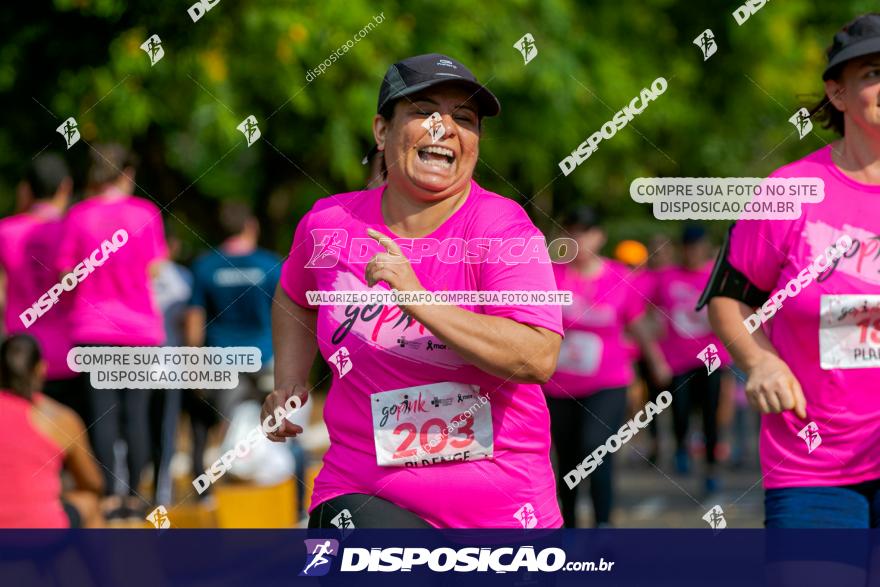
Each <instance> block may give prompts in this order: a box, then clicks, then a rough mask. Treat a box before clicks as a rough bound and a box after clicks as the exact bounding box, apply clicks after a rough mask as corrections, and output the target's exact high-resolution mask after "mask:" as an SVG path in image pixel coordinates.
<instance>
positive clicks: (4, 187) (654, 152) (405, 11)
mask: <svg viewBox="0 0 880 587" xmlns="http://www.w3.org/2000/svg"><path fill="white" fill-rule="evenodd" d="M186 5H187V2H147V1H145V0H133V1H130V2H123V1H122V0H118V1H117V0H55V2H54V3H51V4H47V3H39V2H28V3H20V2H15V3H10V4H9V5H8V6H6V7H4V11H3V15H2V17H0V26H2V31H3V35H2V37H0V39H2V40H0V112H3V116H4V124H3V125H2V128H0V194H2V196H0V197H2V203H3V205H2V206H0V211H3V212H9V211H11V209H12V207H13V204H12V201H13V198H12V194H14V190H15V183H16V181H17V179H18V177H20V173H21V170H22V169H23V168H24V166H25V165H26V164H27V163H28V161H30V159H31V158H32V157H33V156H34V155H36V154H37V153H38V152H40V151H41V150H43V149H45V148H50V149H56V150H63V149H64V144H63V141H62V139H61V137H60V135H59V134H57V133H55V127H56V126H58V124H60V123H61V122H62V121H63V120H64V119H65V118H66V117H68V116H74V117H75V118H76V119H77V121H78V122H79V124H80V130H81V133H82V137H83V140H82V141H81V142H80V143H79V144H76V145H74V146H73V147H72V148H71V149H70V151H69V152H68V154H69V156H70V159H71V162H72V163H73V164H74V167H75V168H76V169H77V174H78V177H80V178H81V177H82V173H83V168H84V165H85V160H86V156H87V153H88V149H89V147H88V145H89V144H90V143H94V142H96V141H108V140H116V141H121V142H123V143H126V144H129V145H132V146H133V147H134V148H135V149H136V150H137V152H138V153H139V155H140V158H141V169H140V173H139V175H138V179H137V181H138V185H139V187H140V189H141V192H142V194H144V195H149V196H150V197H152V198H153V199H154V200H156V201H157V202H158V203H159V204H160V205H163V206H167V211H168V212H169V213H170V214H171V215H172V216H173V218H174V219H175V220H176V221H179V222H180V223H182V224H181V225H182V226H185V227H187V228H181V229H180V230H179V232H180V233H181V236H182V237H183V238H184V239H185V240H188V241H190V242H191V243H192V244H194V245H196V246H203V244H204V243H205V242H210V241H211V240H212V238H213V237H214V233H213V226H214V216H215V214H214V212H213V210H214V209H215V206H214V204H215V203H216V200H218V199H223V198H237V199H245V200H248V201H250V202H252V203H253V204H254V206H255V208H256V209H257V211H258V214H259V216H260V217H261V218H262V219H263V221H264V228H265V233H266V234H265V236H266V240H267V242H269V243H272V244H274V245H275V246H277V247H278V248H279V249H283V248H284V247H286V246H287V245H288V244H289V242H290V240H289V239H290V236H291V233H292V230H293V227H294V226H295V223H296V221H297V219H298V218H299V216H300V215H301V214H303V213H304V212H305V211H306V210H307V209H308V208H309V207H310V206H311V204H312V202H314V201H315V200H316V199H317V198H321V197H324V196H326V195H328V194H331V193H338V192H342V191H349V190H354V189H359V188H360V187H361V186H363V184H364V182H365V175H366V169H365V168H364V167H363V166H362V165H361V164H360V160H361V157H362V156H363V154H364V153H365V151H366V150H367V149H368V148H369V147H370V145H371V144H372V134H371V130H370V129H371V120H372V117H373V115H374V113H375V104H376V94H377V90H378V86H379V82H380V81H381V78H382V75H383V74H384V72H385V70H386V68H387V67H388V65H390V64H391V63H393V62H394V61H397V60H399V59H401V58H404V57H406V56H409V55H413V54H418V53H426V52H432V51H436V52H443V53H448V54H449V55H452V56H454V57H456V58H458V59H460V60H461V61H463V62H465V63H466V64H468V66H469V67H470V68H471V69H472V70H473V71H474V72H475V73H476V74H477V76H478V77H479V78H480V79H481V81H483V82H484V83H486V84H487V85H488V86H489V87H490V88H491V89H492V90H493V91H494V92H495V93H496V94H497V95H498V96H499V98H500V100H501V102H502V109H503V110H502V115H501V116H500V117H499V118H497V119H492V120H487V121H486V123H485V124H484V136H483V139H482V141H481V161H480V164H479V165H478V168H477V177H478V181H480V182H481V183H482V184H483V185H484V186H485V187H487V188H489V189H491V190H494V191H497V192H499V193H502V194H504V195H507V196H509V197H512V198H515V199H517V200H519V201H520V202H522V203H524V204H525V205H526V206H527V207H528V208H529V210H530V212H531V213H532V215H533V217H534V219H535V220H536V222H538V224H539V225H541V226H543V227H544V228H552V227H553V225H554V224H555V222H554V221H553V220H552V218H553V217H554V216H555V215H556V214H558V212H559V210H560V209H561V208H563V207H566V206H570V205H573V204H575V203H577V202H592V203H595V204H597V205H598V206H600V207H601V208H602V210H603V211H604V212H606V214H607V216H608V217H609V219H610V220H611V223H610V226H609V227H610V230H611V235H612V238H615V237H616V238H624V237H633V236H641V237H644V236H646V235H647V234H649V233H650V232H653V231H672V230H675V226H674V224H671V223H660V222H658V221H655V220H653V217H652V215H651V212H650V209H649V208H648V206H644V205H639V204H635V203H634V202H632V201H631V199H630V197H629V194H628V188H629V184H630V182H631V181H632V180H633V179H635V178H636V177H640V176H653V175H668V176H672V175H677V176H699V175H708V176H725V175H732V176H735V175H739V176H744V175H756V176H760V175H766V174H767V173H769V172H770V171H772V170H773V169H775V168H776V167H778V166H780V165H782V164H784V163H785V162H788V161H791V160H794V159H797V158H799V157H802V156H804V155H806V154H807V153H809V152H811V151H813V150H815V149H817V148H819V147H821V146H822V145H823V144H825V143H827V142H829V141H831V140H833V139H834V137H833V136H832V135H830V134H829V133H828V132H827V131H822V130H817V131H816V132H814V133H813V134H812V135H810V136H809V137H807V138H805V139H804V140H798V137H797V134H796V133H795V132H794V128H793V127H792V126H791V125H790V124H789V122H788V118H789V116H791V115H792V114H793V113H794V112H795V111H796V110H797V109H798V108H799V107H800V106H802V105H804V104H808V103H810V102H814V101H815V100H817V99H818V98H819V97H820V96H821V92H822V85H821V79H820V74H821V70H822V66H823V62H824V48H825V47H826V46H827V45H828V44H829V43H830V40H831V37H832V35H833V34H834V32H835V31H836V30H837V29H838V28H839V27H840V26H841V25H842V24H843V23H844V22H846V21H848V20H850V19H851V18H853V17H854V16H856V15H858V14H861V13H863V12H866V11H869V10H871V9H872V7H873V3H872V2H869V1H867V0H840V1H837V2H833V3H832V2H814V1H812V0H786V1H785V2H769V3H768V4H766V5H765V6H764V7H763V8H762V9H761V10H760V11H759V12H757V13H756V14H754V15H753V16H752V17H751V18H749V20H748V21H747V22H745V23H744V24H743V25H741V26H740V25H738V24H737V23H736V21H735V20H734V18H733V17H732V12H733V11H734V10H735V9H736V8H737V6H738V5H739V2H735V1H734V2H729V1H715V0H712V1H710V2H692V1H690V0H616V1H611V0H595V1H590V2H586V1H582V2H578V1H576V0H546V1H540V2H538V1H533V2H527V1H524V0H514V1H509V2H500V1H495V0H492V1H485V2H473V1H471V0H447V1H446V2H443V3H442V4H437V3H436V2H430V1H428V0H416V1H410V2H403V1H401V0H396V1H390V2H384V3H380V2H369V1H367V0H324V1H320V2H312V1H308V2H293V1H282V0H274V1H260V2H233V1H232V0H221V1H220V2H218V3H217V4H215V5H214V7H213V8H212V9H211V10H210V11H209V12H207V13H206V14H204V16H202V18H201V19H199V20H198V22H193V21H192V20H191V18H190V16H189V15H188V14H187V10H186V8H187V6H186ZM380 14H384V21H382V22H381V23H380V24H375V21H374V16H377V15H380ZM370 23H374V24H373V27H372V29H371V30H370V31H369V32H368V33H367V34H366V36H365V37H364V38H362V39H360V40H358V41H357V42H356V44H355V45H354V47H353V48H351V49H350V50H348V51H347V52H346V53H344V54H343V55H342V56H341V57H340V58H338V59H337V60H336V61H335V62H333V64H332V66H331V67H330V68H329V69H328V70H327V71H325V72H324V73H323V74H322V75H319V76H317V77H316V78H315V79H314V80H313V81H311V82H307V81H306V75H307V72H308V70H309V69H310V68H315V67H317V66H318V64H319V63H321V62H322V61H324V60H325V59H328V58H329V56H330V54H331V53H332V52H333V51H334V50H336V49H337V48H339V47H341V46H343V45H345V43H346V41H348V40H349V39H353V37H354V36H355V35H356V34H357V33H358V31H360V30H361V29H363V28H364V27H365V26H367V25H369V24H370ZM706 28H711V29H712V30H713V31H714V33H715V37H716V41H717V43H718V47H719V48H718V52H717V53H716V54H715V55H714V56H713V57H712V58H711V59H709V60H708V61H706V62H704V61H703V59H702V55H701V54H700V52H699V50H698V49H697V47H695V46H694V45H693V44H692V42H693V39H694V38H696V37H697V35H699V34H700V33H701V32H702V31H703V30H704V29H706ZM526 32H529V33H531V34H532V35H533V36H534V38H535V40H536V44H537V47H538V51H539V54H538V56H537V57H535V59H534V60H533V61H531V62H530V63H529V64H528V65H524V64H523V59H522V57H521V56H520V54H519V53H518V52H517V51H516V50H515V49H514V48H513V44H514V43H515V42H516V41H517V40H518V39H519V38H520V37H521V36H522V35H523V34H524V33H526ZM154 33H155V34H158V35H159V36H160V37H161V39H162V43H163V48H164V50H165V56H164V58H163V59H162V60H161V61H160V62H158V63H157V64H156V65H155V67H151V66H150V63H149V60H148V58H147V56H146V54H145V53H144V52H143V51H142V50H141V49H140V48H139V46H140V44H141V43H142V42H144V41H145V40H146V39H147V38H148V37H149V36H150V35H151V34H154ZM660 76H662V77H664V78H666V80H667V81H668V90H667V91H666V93H665V94H663V95H662V96H660V97H659V98H658V99H657V100H656V101H655V102H653V103H652V104H651V105H650V106H649V107H648V108H647V109H646V110H645V111H644V112H643V113H642V114H641V115H639V116H638V117H637V118H636V119H634V120H633V121H632V122H631V123H630V124H629V125H628V126H627V127H626V128H625V129H624V130H622V131H621V132H619V133H618V134H617V135H616V136H615V137H614V138H613V139H611V140H608V141H603V142H602V143H601V144H600V147H599V150H598V151H596V152H595V153H594V154H593V155H592V156H591V157H590V158H589V159H588V160H587V161H585V162H584V163H583V164H582V165H580V166H579V167H578V168H577V169H576V170H575V171H574V172H573V173H572V174H571V175H569V176H567V177H566V176H563V175H562V173H561V171H560V168H559V166H558V163H559V161H560V160H561V159H562V158H563V157H565V156H566V155H568V154H569V153H571V152H572V151H573V150H574V149H575V148H576V147H577V145H578V144H579V143H580V142H581V141H583V140H585V139H586V138H587V137H588V136H589V135H590V134H592V133H593V132H595V131H597V130H598V129H599V128H600V127H601V126H602V124H604V123H605V122H606V121H608V120H610V119H611V117H612V116H613V114H614V113H615V112H617V111H618V110H619V109H620V108H621V107H622V106H623V105H625V104H627V103H629V101H630V100H631V99H632V98H633V97H635V96H636V95H638V93H639V91H640V90H641V89H642V88H644V87H648V86H650V84H651V82H652V81H653V80H654V79H656V78H657V77H660ZM250 114H253V115H255V116H256V118H257V120H258V123H259V126H260V129H261V132H262V135H263V136H262V139H261V140H260V141H258V142H257V143H255V144H254V145H252V146H251V147H249V148H248V147H247V146H246V144H245V141H244V137H243V136H242V135H241V133H240V132H239V131H237V130H236V125H237V124H238V123H239V122H241V121H242V120H243V119H244V118H245V117H246V116H247V115H250ZM725 225H726V223H715V228H716V230H718V231H721V230H723V229H724V226H725Z"/></svg>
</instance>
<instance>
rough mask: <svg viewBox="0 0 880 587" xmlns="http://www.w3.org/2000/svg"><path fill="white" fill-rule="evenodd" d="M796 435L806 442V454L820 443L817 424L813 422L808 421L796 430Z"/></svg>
mask: <svg viewBox="0 0 880 587" xmlns="http://www.w3.org/2000/svg"><path fill="white" fill-rule="evenodd" d="M798 436H800V437H801V438H803V439H804V442H806V443H807V451H808V452H807V454H810V453H811V452H813V451H814V450H816V449H817V448H819V446H820V445H821V444H822V437H821V436H819V426H817V425H816V423H815V422H810V423H809V424H807V425H806V426H804V427H803V429H802V430H801V431H800V432H798Z"/></svg>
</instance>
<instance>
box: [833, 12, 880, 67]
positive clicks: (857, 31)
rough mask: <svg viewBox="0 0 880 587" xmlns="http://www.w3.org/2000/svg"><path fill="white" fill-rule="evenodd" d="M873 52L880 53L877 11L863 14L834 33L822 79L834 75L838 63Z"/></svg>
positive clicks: (879, 16) (879, 23)
mask: <svg viewBox="0 0 880 587" xmlns="http://www.w3.org/2000/svg"><path fill="white" fill-rule="evenodd" d="M871 53H880V14H878V13H876V12H871V13H869V14H863V15H862V16H860V17H858V18H856V19H855V20H853V21H852V22H850V23H848V24H846V25H844V27H843V28H842V29H840V31H838V32H837V34H836V35H834V41H833V42H832V44H831V47H829V48H828V66H827V67H826V68H825V72H824V73H823V74H822V79H823V80H827V79H829V78H831V77H833V76H832V74H833V73H835V72H834V71H832V70H834V69H835V68H837V66H838V65H841V64H842V63H844V62H846V61H849V60H850V59H855V58H856V57H863V56H865V55H870V54H871Z"/></svg>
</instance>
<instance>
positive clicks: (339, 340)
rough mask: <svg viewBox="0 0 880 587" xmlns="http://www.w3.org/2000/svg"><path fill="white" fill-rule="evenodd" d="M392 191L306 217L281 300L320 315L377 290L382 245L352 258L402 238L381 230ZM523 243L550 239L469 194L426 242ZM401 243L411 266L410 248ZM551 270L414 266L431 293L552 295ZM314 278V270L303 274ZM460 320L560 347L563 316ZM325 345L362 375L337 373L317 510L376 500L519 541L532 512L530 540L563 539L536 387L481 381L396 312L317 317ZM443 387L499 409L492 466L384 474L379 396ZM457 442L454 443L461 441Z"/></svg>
mask: <svg viewBox="0 0 880 587" xmlns="http://www.w3.org/2000/svg"><path fill="white" fill-rule="evenodd" d="M384 190H385V186H381V187H379V188H375V189H372V190H368V191H363V192H356V193H346V194H338V195H335V196H332V197H329V198H324V199H321V200H318V202H316V204H315V205H314V207H313V208H312V210H311V211H310V212H309V213H308V214H306V216H305V217H303V219H302V220H301V221H300V223H299V225H298V226H297V229H296V234H295V236H294V240H293V246H292V248H291V251H290V257H289V258H288V260H287V261H286V262H285V264H284V267H283V269H282V276H281V284H282V287H283V288H284V290H285V291H286V292H287V294H288V295H289V296H290V297H291V299H292V300H293V301H294V302H296V303H297V304H299V305H300V306H303V307H307V308H309V307H311V308H313V309H314V308H315V307H314V306H309V304H308V301H307V299H306V295H305V292H306V291H310V290H321V291H339V290H368V289H369V288H368V287H367V285H366V283H365V281H364V270H365V267H366V263H367V262H368V261H369V259H370V258H372V256H373V255H374V254H376V253H379V252H382V251H383V250H384V249H382V247H381V246H380V245H379V244H378V243H375V242H370V243H368V245H369V246H365V247H364V248H363V249H362V248H361V246H360V245H358V246H357V247H352V242H351V240H352V239H354V238H360V239H364V238H366V239H369V236H368V235H367V232H366V230H367V228H368V227H372V228H374V229H376V230H378V231H380V232H383V233H385V234H388V235H389V236H394V235H393V234H391V233H390V231H389V230H388V228H386V227H385V225H384V222H383V219H382V213H381V207H380V204H381V197H382V194H383V192H384ZM512 237H523V238H524V239H528V238H529V237H539V238H543V235H541V233H540V232H539V231H538V230H537V228H535V226H534V224H533V223H532V222H531V220H530V219H529V217H528V216H527V215H526V213H525V212H524V211H523V209H522V207H520V206H519V205H518V204H517V203H515V202H513V201H512V200H509V199H507V198H504V197H502V196H499V195H497V194H494V193H491V192H487V191H486V190H484V189H482V188H481V187H480V186H478V185H477V184H476V182H471V189H470V193H469V195H468V197H467V199H466V201H465V203H464V204H463V205H462V206H461V207H460V208H459V209H458V210H457V211H456V212H455V213H454V214H453V215H452V216H451V217H450V218H449V219H447V220H446V221H445V222H444V223H443V224H442V225H441V226H440V227H439V228H438V229H437V230H436V231H434V232H433V233H432V234H430V235H427V237H426V238H428V239H438V240H439V241H441V242H445V241H446V239H451V238H459V239H466V240H468V239H475V238H503V239H510V238H512ZM370 241H372V239H370ZM397 242H398V243H399V245H400V247H401V249H402V250H403V252H404V254H405V255H407V257H408V258H410V259H413V257H414V255H413V249H414V248H413V246H412V242H411V241H410V242H408V241H407V239H398V241H397ZM421 242H426V241H421ZM450 242H451V241H450ZM322 243H323V244H322ZM417 244H418V243H417ZM356 249H357V250H356ZM350 252H351V253H350ZM349 254H351V255H354V258H351V257H349ZM541 257H542V260H543V263H542V262H539V261H537V260H534V261H531V262H528V263H522V264H504V263H490V262H481V263H464V262H441V261H440V256H439V255H428V256H422V257H421V260H420V261H419V262H413V264H412V266H413V269H414V271H415V273H416V275H417V276H418V278H419V280H420V282H421V284H422V286H423V287H424V288H425V289H427V290H430V291H442V290H450V291H454V290H468V291H487V290H540V291H551V290H555V289H556V283H555V281H554V278H553V271H552V268H551V264H550V262H549V257H548V256H547V252H546V249H544V250H543V253H542V255H541ZM310 260H311V263H310ZM307 264H309V265H311V267H309V268H306V265H307ZM315 265H317V266H315ZM379 287H382V288H384V289H387V286H386V285H385V284H384V283H382V284H379V285H377V286H376V288H374V289H378V288H379ZM462 307H463V308H465V309H467V310H471V311H474V312H477V313H483V314H488V315H493V316H502V317H505V318H510V319H513V320H516V321H518V322H521V323H525V324H529V325H533V326H540V327H543V328H547V329H549V330H552V331H554V332H557V333H560V334H561V333H562V324H561V312H560V309H559V306H558V305H556V306H546V305H545V306H528V307H527V306H501V305H498V306H462ZM317 338H318V345H319V348H320V351H321V354H322V355H323V357H324V358H325V359H326V360H328V362H330V363H331V364H332V365H337V364H338V363H335V362H334V359H332V357H333V356H334V353H337V352H338V351H340V349H345V352H347V358H348V359H349V360H350V366H351V369H350V370H348V371H346V372H345V373H344V375H343V376H342V377H340V372H341V369H339V368H335V367H331V369H333V382H332V385H331V388H330V393H329V395H328V397H327V403H326V405H325V407H324V418H325V420H326V423H327V428H328V430H329V433H330V448H329V450H328V451H327V453H326V455H325V456H324V466H323V468H322V469H321V472H320V474H319V475H318V477H317V479H316V480H315V487H314V494H313V497H312V505H311V508H312V509H314V508H315V507H316V506H317V505H318V504H320V503H322V502H324V501H327V500H329V499H332V498H333V497H336V496H339V495H344V494H350V493H366V494H370V495H377V496H379V497H381V498H383V499H386V500H388V501H391V502H392V503H395V504H397V505H398V506H400V507H403V508H405V509H407V510H409V511H412V512H414V513H415V514H417V515H418V516H420V517H422V518H423V519H425V520H426V521H427V522H428V523H430V524H432V525H434V526H436V527H512V528H521V527H522V523H521V522H520V521H519V520H520V519H521V518H522V509H523V508H524V507H525V508H526V509H527V510H528V511H529V516H528V520H529V527H531V524H532V523H535V524H537V526H536V527H559V526H561V524H562V518H561V516H560V513H559V507H558V505H557V502H556V484H555V480H554V476H553V470H552V468H551V465H550V419H549V415H548V412H547V405H546V402H545V400H544V395H543V393H542V392H541V387H540V386H539V385H536V384H525V383H515V382H512V381H504V380H502V379H499V378H497V377H493V376H491V375H488V374H486V373H484V372H483V371H481V370H480V369H478V368H476V367H474V366H472V365H470V364H468V363H467V362H466V361H465V360H464V359H462V358H461V357H460V356H459V355H458V354H457V353H455V352H454V351H452V350H450V349H448V348H446V346H445V345H444V344H443V343H442V342H441V341H440V340H439V339H437V338H436V337H434V336H432V335H431V332H430V331H429V330H427V329H425V328H424V327H423V326H422V325H420V324H419V323H418V322H416V321H414V320H412V321H411V322H410V321H408V320H407V319H406V316H402V315H401V311H400V309H399V308H398V307H390V306H365V305H355V304H352V305H347V306H343V305H338V306H326V305H325V306H320V307H319V309H318V328H317ZM337 356H338V355H337ZM440 382H458V383H465V384H472V385H477V386H479V390H478V392H477V395H479V397H482V398H483V399H486V398H488V401H489V402H490V404H491V430H492V434H491V435H490V436H491V438H492V440H493V442H494V456H493V458H491V459H481V460H459V461H452V462H443V463H438V464H433V465H429V466H422V467H417V468H410V467H402V466H379V465H378V464H377V449H376V446H375V440H374V431H373V430H374V427H373V412H372V408H371V401H377V398H376V396H375V395H373V394H377V393H379V392H384V391H389V390H398V389H403V388H409V387H414V386H421V385H425V384H434V383H440ZM413 396H414V397H415V394H413ZM465 398H468V399H465V400H464V402H463V403H461V402H462V400H463V398H462V397H461V396H459V398H458V402H459V403H458V404H455V405H456V406H460V407H461V409H462V410H464V409H466V408H468V406H469V404H472V402H474V401H475V399H477V398H476V397H475V396H474V397H472V396H470V395H468V394H465ZM425 399H426V400H427V399H428V397H426V398H425ZM434 400H438V398H437V397H435V398H434ZM448 401H450V402H451V401H453V400H452V399H449V400H448ZM426 405H427V404H426ZM473 405H476V404H475V403H474V404H473ZM487 420H489V418H488V417H487ZM435 430H436V429H435ZM459 432H460V431H457V432H455V433H453V435H450V439H452V438H453V437H455V438H460V437H461V436H462V435H461V434H460V433H459ZM401 441H402V442H403V444H406V443H407V441H408V439H407V438H405V437H404V436H401ZM403 444H402V445H401V446H403ZM410 446H414V445H410ZM518 513H519V517H517V515H518Z"/></svg>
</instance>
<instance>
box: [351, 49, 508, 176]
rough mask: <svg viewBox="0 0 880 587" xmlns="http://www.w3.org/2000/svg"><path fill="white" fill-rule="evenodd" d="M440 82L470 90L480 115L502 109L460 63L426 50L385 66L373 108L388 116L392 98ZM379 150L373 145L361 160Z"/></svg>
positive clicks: (495, 113) (418, 90) (494, 112)
mask: <svg viewBox="0 0 880 587" xmlns="http://www.w3.org/2000/svg"><path fill="white" fill-rule="evenodd" d="M440 84H457V85H459V86H462V87H464V88H465V89H466V90H468V91H470V92H472V95H473V98H474V99H475V100H476V101H477V106H478V108H479V112H478V114H479V116H480V117H481V118H482V117H483V116H496V115H497V114H498V113H499V112H501V103H500V102H499V101H498V98H496V97H495V94H493V93H492V92H490V91H489V89H488V88H486V86H484V85H483V84H481V83H480V82H479V81H477V78H476V76H475V75H474V74H473V73H471V70H469V69H468V68H467V67H465V66H464V64H463V63H461V62H460V61H457V60H455V59H453V58H452V57H449V56H448V55H442V54H440V53H427V54H425V55H416V56H415V57H407V58H406V59H404V60H403V61H398V62H397V63H395V64H394V65H392V66H391V67H389V68H388V71H386V72H385V77H384V78H383V79H382V85H381V86H379V102H378V104H377V106H376V112H377V113H378V114H381V115H382V116H385V117H386V118H388V117H389V116H390V115H391V111H392V109H393V108H394V102H396V101H397V100H399V99H400V98H403V97H405V96H410V95H412V94H415V93H417V92H421V91H422V90H425V89H427V88H432V87H434V86H437V85H440ZM377 152H378V147H376V145H373V147H372V148H371V149H370V151H369V152H368V153H367V154H366V156H365V157H364V158H363V160H362V161H361V163H362V164H364V165H366V164H367V163H368V162H369V160H370V158H371V157H372V156H373V155H375V154H376V153H377Z"/></svg>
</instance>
